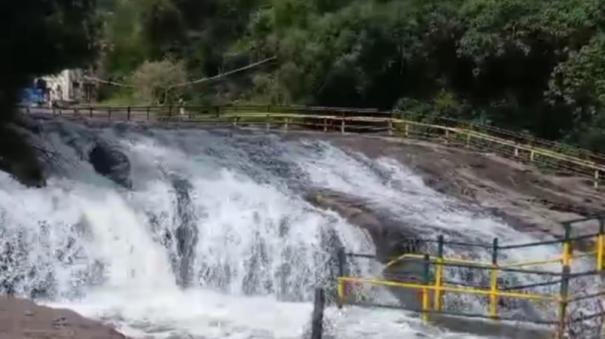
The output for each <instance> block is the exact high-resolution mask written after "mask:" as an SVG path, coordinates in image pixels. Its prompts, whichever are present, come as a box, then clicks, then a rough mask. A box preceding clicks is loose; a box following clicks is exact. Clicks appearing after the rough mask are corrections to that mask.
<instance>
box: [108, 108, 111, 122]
mask: <svg viewBox="0 0 605 339" xmlns="http://www.w3.org/2000/svg"><path fill="white" fill-rule="evenodd" d="M107 120H111V106H109V107H107Z"/></svg>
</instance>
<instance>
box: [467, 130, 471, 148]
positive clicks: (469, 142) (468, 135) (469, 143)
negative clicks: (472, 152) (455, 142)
mask: <svg viewBox="0 0 605 339" xmlns="http://www.w3.org/2000/svg"><path fill="white" fill-rule="evenodd" d="M470 146H471V134H470V133H468V132H467V133H466V147H467V148H468V147H470Z"/></svg>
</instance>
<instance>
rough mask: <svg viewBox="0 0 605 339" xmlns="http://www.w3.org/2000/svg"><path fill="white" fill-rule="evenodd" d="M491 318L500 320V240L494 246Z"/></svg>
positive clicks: (491, 272)
mask: <svg viewBox="0 0 605 339" xmlns="http://www.w3.org/2000/svg"><path fill="white" fill-rule="evenodd" d="M489 316H490V317H491V318H492V319H497V318H498V238H494V242H493V245H492V269H491V271H490V291H489Z"/></svg>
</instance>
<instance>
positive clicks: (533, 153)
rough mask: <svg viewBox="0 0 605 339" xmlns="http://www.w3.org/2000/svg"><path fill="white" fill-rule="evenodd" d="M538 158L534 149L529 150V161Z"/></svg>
mask: <svg viewBox="0 0 605 339" xmlns="http://www.w3.org/2000/svg"><path fill="white" fill-rule="evenodd" d="M535 159H536V152H534V151H533V150H532V151H530V152H529V161H534V160H535Z"/></svg>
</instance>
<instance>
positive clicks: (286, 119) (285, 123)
mask: <svg viewBox="0 0 605 339" xmlns="http://www.w3.org/2000/svg"><path fill="white" fill-rule="evenodd" d="M288 120H289V119H288V118H285V121H284V129H285V130H286V131H288Z"/></svg>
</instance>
